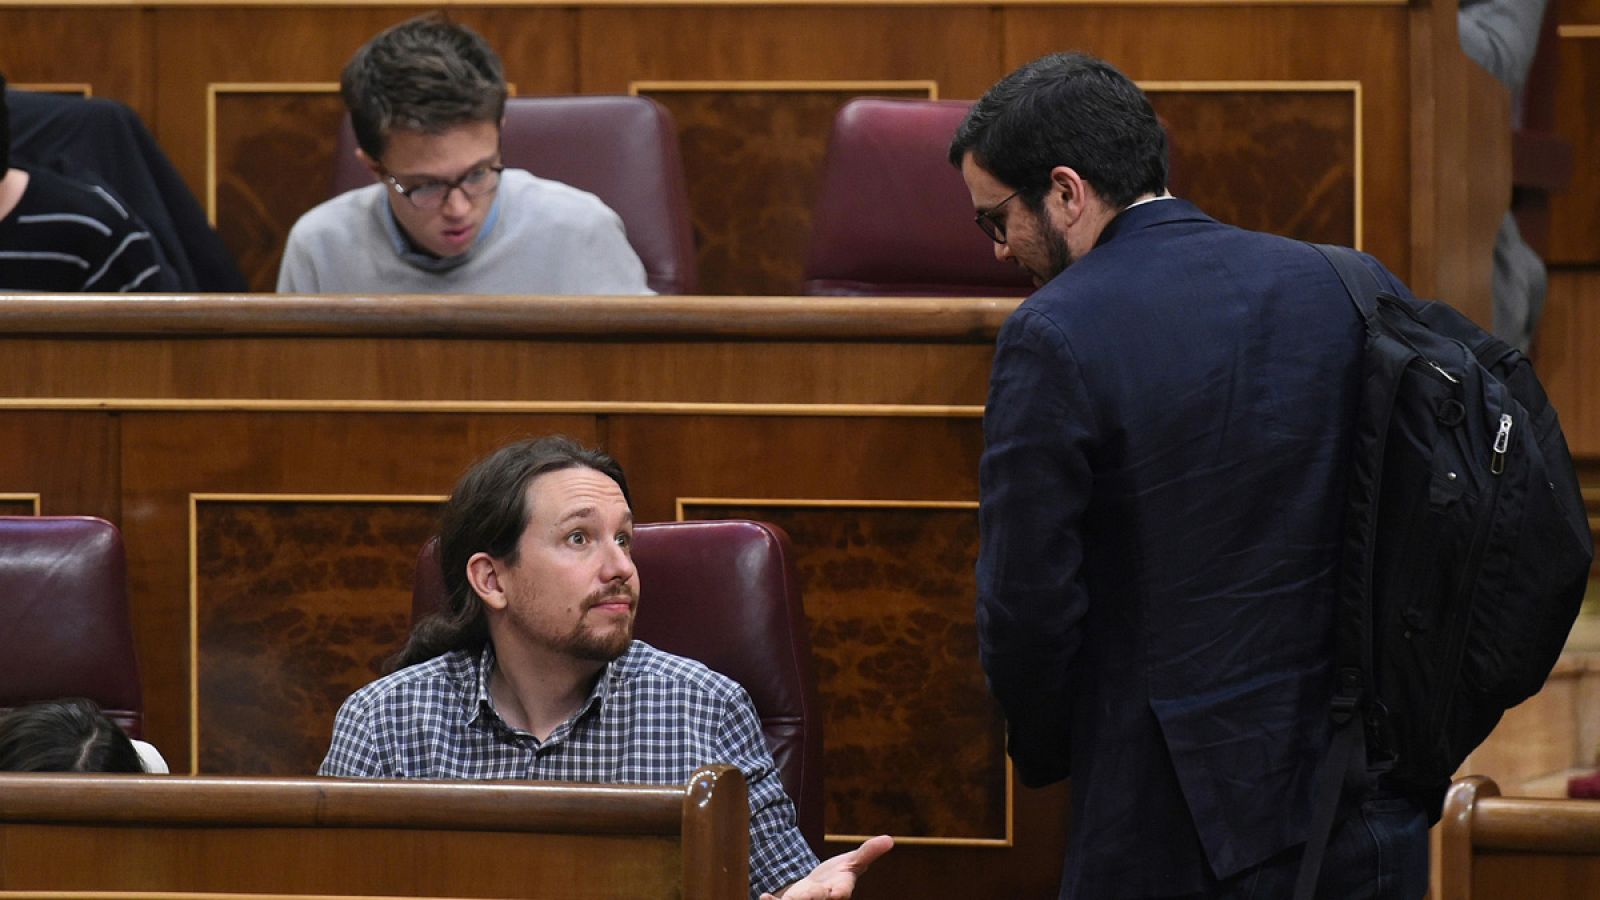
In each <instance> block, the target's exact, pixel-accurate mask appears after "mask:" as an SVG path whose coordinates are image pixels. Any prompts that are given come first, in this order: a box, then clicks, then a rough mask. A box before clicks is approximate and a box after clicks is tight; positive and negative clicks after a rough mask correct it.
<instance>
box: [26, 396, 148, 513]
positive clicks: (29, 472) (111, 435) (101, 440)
mask: <svg viewBox="0 0 1600 900" xmlns="http://www.w3.org/2000/svg"><path fill="white" fill-rule="evenodd" d="M0 368H4V367H0ZM119 425H120V423H119V421H118V420H117V418H116V417H114V416H107V415H105V414H103V413H92V412H90V413H71V412H54V411H37V412H14V411H0V447H4V448H5V451H4V452H3V453H0V461H3V462H0V493H5V494H38V495H39V512H40V513H41V514H43V515H47V516H100V517H101V518H104V519H109V520H110V521H112V522H115V521H117V520H118V519H119V517H120V515H121V512H122V501H121V493H120V492H121V488H122V479H121V475H122V473H121V470H120V467H119V465H118V446H117V445H118V439H119ZM62 460H71V461H72V465H70V466H63V465H61V462H62ZM9 514H11V515H33V506H32V504H31V503H29V504H28V510H27V512H24V513H17V512H12V513H9Z"/></svg>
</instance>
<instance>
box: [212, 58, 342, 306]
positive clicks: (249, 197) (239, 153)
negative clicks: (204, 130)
mask: <svg viewBox="0 0 1600 900" xmlns="http://www.w3.org/2000/svg"><path fill="white" fill-rule="evenodd" d="M212 115H213V117H214V120H215V123H216V124H215V128H214V129H213V133H214V135H215V137H214V141H215V158H216V165H215V176H214V182H213V185H214V186H213V193H214V195H213V196H212V197H208V198H206V201H207V205H208V207H209V208H210V209H212V211H213V213H212V214H213V217H214V220H215V221H216V223H217V231H218V232H219V233H220V234H221V235H222V241H223V243H224V244H226V245H227V246H228V249H229V250H230V251H232V253H233V256H234V259H236V260H238V262H239V269H240V271H242V272H243V273H244V276H245V279H246V280H247V281H248V283H249V285H250V289H251V290H253V291H269V292H270V291H272V290H275V289H276V287H277V284H278V265H279V263H280V262H282V260H283V247H284V242H285V241H286V240H287V239H288V237H289V227H290V226H291V225H293V224H294V222H295V220H296V219H298V218H299V217H300V215H301V214H302V213H304V212H305V211H306V210H308V209H310V208H311V207H313V206H316V205H317V204H318V203H321V202H322V201H324V200H326V199H328V197H329V196H330V195H331V193H332V190H331V187H332V183H333V155H334V139H335V136H336V135H337V133H338V127H339V123H340V121H341V120H342V119H343V117H344V104H343V102H342V101H340V99H339V95H338V93H337V92H336V91H335V90H315V91H274V90H272V89H270V87H267V86H263V87H260V88H255V87H250V86H238V87H233V88H228V89H223V88H218V89H216V91H215V93H214V94H213V105H212Z"/></svg>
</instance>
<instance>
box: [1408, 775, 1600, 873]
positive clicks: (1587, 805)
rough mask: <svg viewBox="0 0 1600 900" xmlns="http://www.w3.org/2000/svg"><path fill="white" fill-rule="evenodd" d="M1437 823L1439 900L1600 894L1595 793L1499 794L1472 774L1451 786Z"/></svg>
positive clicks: (1599, 818) (1599, 816)
mask: <svg viewBox="0 0 1600 900" xmlns="http://www.w3.org/2000/svg"><path fill="white" fill-rule="evenodd" d="M1439 827H1440V830H1441V837H1440V865H1439V880H1438V884H1439V897H1440V900H1499V898H1506V900H1526V898H1539V900H1567V898H1571V900H1578V898H1593V897H1596V896H1600V800H1534V799H1526V798H1519V797H1502V796H1500V788H1499V787H1497V786H1496V785H1495V783H1494V782H1493V781H1491V780H1490V779H1488V778H1484V777H1483V776H1481V775H1473V776H1469V777H1466V778H1462V779H1460V780H1458V781H1457V782H1456V783H1455V784H1454V785H1452V786H1451V788H1450V793H1449V794H1448V795H1447V796H1446V798H1445V802H1444V817H1443V818H1442V819H1441V820H1440V823H1439Z"/></svg>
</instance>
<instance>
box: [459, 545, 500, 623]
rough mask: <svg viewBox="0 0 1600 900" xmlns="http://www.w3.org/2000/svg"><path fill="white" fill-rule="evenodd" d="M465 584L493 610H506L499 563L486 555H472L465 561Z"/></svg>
mask: <svg viewBox="0 0 1600 900" xmlns="http://www.w3.org/2000/svg"><path fill="white" fill-rule="evenodd" d="M467 583H468V584H470V585H472V589H473V590H474V591H477V592H478V596H479V597H482V598H483V604H484V605H485V606H487V607H489V608H490V609H493V610H503V609H505V608H506V603H507V599H506V592H505V589H504V588H503V587H502V586H501V584H500V563H499V562H498V561H496V560H495V558H494V557H492V556H490V555H489V554H487V553H474V554H472V557H471V558H470V559H468V560H467Z"/></svg>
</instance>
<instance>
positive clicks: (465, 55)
mask: <svg viewBox="0 0 1600 900" xmlns="http://www.w3.org/2000/svg"><path fill="white" fill-rule="evenodd" d="M339 92H340V93H341V94H342V95H343V96H344V105H345V106H346V108H348V109H349V110H350V124H351V126H353V127H354V128H355V132H356V143H357V144H359V145H360V146H361V149H362V150H364V151H366V154H367V155H368V156H370V157H372V158H373V159H382V158H383V152H384V150H385V149H386V148H387V146H388V139H389V132H390V131H391V130H392V129H395V128H404V129H407V130H411V131H421V132H424V133H426V134H438V133H440V132H442V131H444V130H445V129H447V128H453V127H454V126H457V125H463V124H466V123H470V122H493V123H495V124H497V125H498V124H499V123H500V120H501V119H502V118H504V117H505V111H506V78H505V72H504V70H503V69H502V68H501V65H500V57H498V56H496V55H495V52H494V50H493V49H491V48H490V47H489V44H488V42H486V41H485V40H484V39H483V38H482V37H480V36H479V35H478V33H477V32H475V31H473V30H472V29H470V28H467V27H466V26H464V25H457V24H456V23H455V22H452V21H450V19H449V17H447V16H445V15H444V14H443V13H430V14H428V15H425V16H418V17H417V18H415V19H408V20H406V21H404V22H401V23H400V24H399V25H395V26H393V27H391V28H388V29H386V30H384V31H381V32H379V33H378V35H377V36H376V37H374V38H373V39H372V40H370V41H367V43H366V44H364V45H363V46H362V47H361V49H360V50H357V51H356V55H355V56H353V57H351V58H350V62H349V63H347V64H346V65H345V67H344V74H343V75H341V76H340V79H339Z"/></svg>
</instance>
